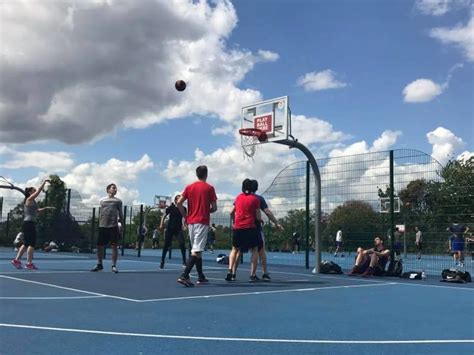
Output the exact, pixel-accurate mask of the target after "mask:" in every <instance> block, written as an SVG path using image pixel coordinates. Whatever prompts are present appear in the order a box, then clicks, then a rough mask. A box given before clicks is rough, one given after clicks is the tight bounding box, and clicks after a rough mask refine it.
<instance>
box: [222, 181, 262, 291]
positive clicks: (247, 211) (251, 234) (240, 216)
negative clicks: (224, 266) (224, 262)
mask: <svg viewBox="0 0 474 355" xmlns="http://www.w3.org/2000/svg"><path fill="white" fill-rule="evenodd" d="M252 187H253V183H252V180H249V179H245V180H244V181H243V182H242V193H241V194H240V195H238V196H237V197H236V199H235V203H234V208H233V209H232V212H231V215H233V216H234V225H233V232H232V250H231V252H230V255H229V273H228V274H227V277H226V278H225V279H226V281H234V280H235V274H236V271H237V266H238V263H239V262H238V257H237V256H238V255H239V254H240V252H246V251H247V250H250V251H251V252H252V257H251V259H250V282H254V281H258V278H257V275H256V273H257V261H258V245H259V244H260V232H259V229H258V228H257V225H256V221H260V220H261V219H262V217H261V214H260V200H259V199H258V198H257V196H255V194H253V193H252V192H251V191H252Z"/></svg>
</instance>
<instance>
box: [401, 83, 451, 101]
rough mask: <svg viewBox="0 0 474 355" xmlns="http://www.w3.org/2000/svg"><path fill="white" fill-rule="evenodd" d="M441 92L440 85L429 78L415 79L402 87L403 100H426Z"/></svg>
mask: <svg viewBox="0 0 474 355" xmlns="http://www.w3.org/2000/svg"><path fill="white" fill-rule="evenodd" d="M442 92H443V88H442V86H441V85H439V84H436V83H435V82H433V81H431V80H429V79H417V80H415V81H413V82H411V83H410V84H408V85H407V86H406V87H405V89H403V95H404V101H405V102H428V101H431V100H433V99H434V98H435V97H436V96H438V95H440V94H441V93H442Z"/></svg>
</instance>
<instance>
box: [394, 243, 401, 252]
mask: <svg viewBox="0 0 474 355" xmlns="http://www.w3.org/2000/svg"><path fill="white" fill-rule="evenodd" d="M393 250H394V251H396V252H400V251H401V250H402V243H401V242H395V243H393Z"/></svg>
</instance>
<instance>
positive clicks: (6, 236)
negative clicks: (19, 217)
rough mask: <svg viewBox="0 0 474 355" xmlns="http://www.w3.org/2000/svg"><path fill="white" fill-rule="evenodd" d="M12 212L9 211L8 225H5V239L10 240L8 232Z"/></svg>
mask: <svg viewBox="0 0 474 355" xmlns="http://www.w3.org/2000/svg"><path fill="white" fill-rule="evenodd" d="M10 214H11V212H8V213H7V225H6V226H5V239H6V240H8V233H9V232H10Z"/></svg>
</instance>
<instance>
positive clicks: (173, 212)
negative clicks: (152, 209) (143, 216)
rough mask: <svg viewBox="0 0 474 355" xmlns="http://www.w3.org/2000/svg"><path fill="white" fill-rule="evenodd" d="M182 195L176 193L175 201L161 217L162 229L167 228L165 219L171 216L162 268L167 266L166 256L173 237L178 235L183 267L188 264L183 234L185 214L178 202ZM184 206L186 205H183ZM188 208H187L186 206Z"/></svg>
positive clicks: (166, 234)
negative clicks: (179, 207) (177, 204)
mask: <svg viewBox="0 0 474 355" xmlns="http://www.w3.org/2000/svg"><path fill="white" fill-rule="evenodd" d="M180 197H181V195H176V197H175V198H174V203H172V204H171V205H170V206H168V207H167V208H166V210H165V214H164V215H163V217H161V223H160V230H161V231H163V230H165V219H166V217H167V216H169V219H168V224H167V225H166V231H165V245H164V247H163V253H162V254H161V262H160V269H163V268H164V267H165V257H166V253H167V252H168V250H169V248H170V247H171V243H172V241H173V237H174V236H176V239H178V243H179V248H180V249H181V256H182V257H183V267H185V266H186V247H185V245H184V234H183V215H182V214H181V212H180V211H179V209H178V207H177V206H176V203H177V202H178V200H179V198H180ZM183 208H184V207H183ZM185 210H186V208H185Z"/></svg>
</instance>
